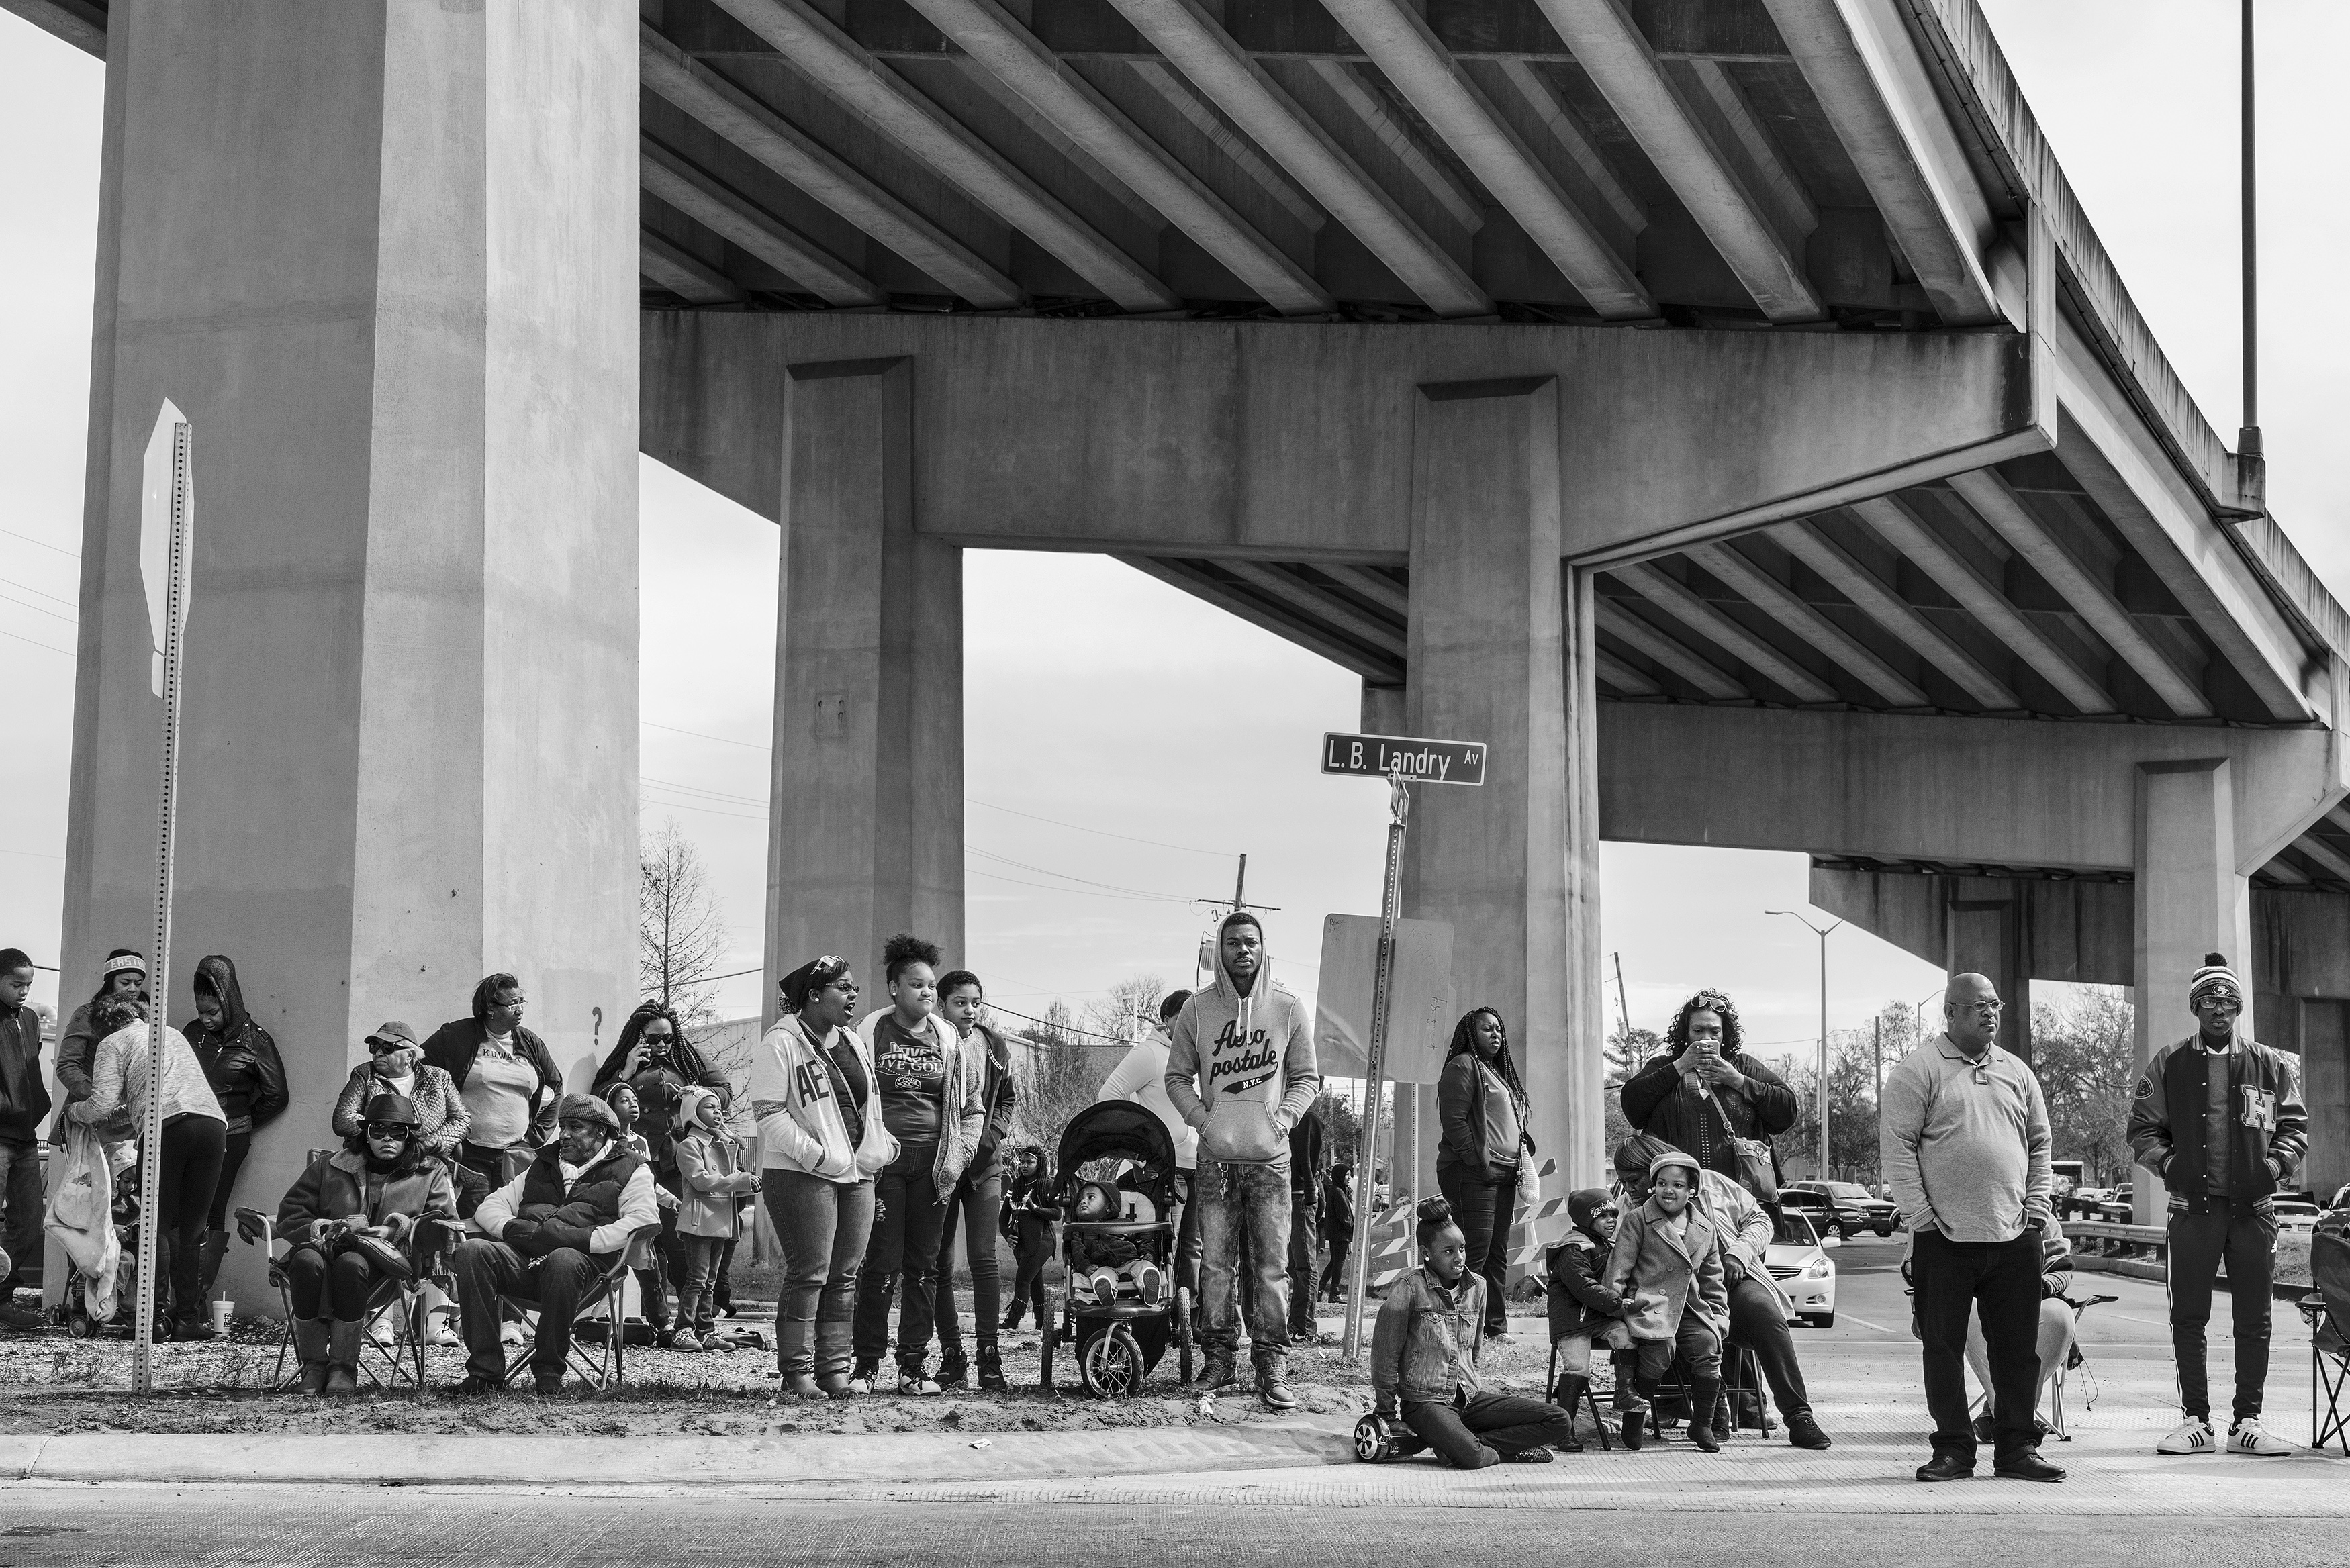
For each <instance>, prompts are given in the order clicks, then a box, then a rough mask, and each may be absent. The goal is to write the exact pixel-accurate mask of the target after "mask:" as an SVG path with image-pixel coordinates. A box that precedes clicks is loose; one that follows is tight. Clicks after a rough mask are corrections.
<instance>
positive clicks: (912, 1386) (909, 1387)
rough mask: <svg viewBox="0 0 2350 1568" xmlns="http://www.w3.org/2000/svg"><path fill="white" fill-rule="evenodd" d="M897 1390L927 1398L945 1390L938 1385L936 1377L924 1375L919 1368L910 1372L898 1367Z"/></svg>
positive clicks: (901, 1392)
mask: <svg viewBox="0 0 2350 1568" xmlns="http://www.w3.org/2000/svg"><path fill="white" fill-rule="evenodd" d="M898 1392H899V1393H900V1394H905V1395H910V1396H911V1397H914V1398H917V1399H928V1398H930V1397H931V1396H933V1395H936V1394H941V1393H943V1392H945V1390H943V1389H941V1387H940V1386H939V1384H938V1380H937V1379H936V1378H934V1377H931V1376H927V1375H925V1374H924V1373H923V1372H921V1371H920V1369H916V1370H914V1371H907V1370H904V1369H903V1368H900V1369H899V1373H898Z"/></svg>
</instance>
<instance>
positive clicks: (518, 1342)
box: [498, 1323, 522, 1350]
mask: <svg viewBox="0 0 2350 1568" xmlns="http://www.w3.org/2000/svg"><path fill="white" fill-rule="evenodd" d="M498 1343H499V1344H500V1345H504V1346H505V1347H506V1348H507V1349H509V1350H516V1349H520V1348H521V1346H522V1324H518V1323H506V1324H499V1325H498Z"/></svg>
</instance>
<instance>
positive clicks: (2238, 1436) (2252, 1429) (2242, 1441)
mask: <svg viewBox="0 0 2350 1568" xmlns="http://www.w3.org/2000/svg"><path fill="white" fill-rule="evenodd" d="M2228 1451H2229V1452H2230V1453H2231V1454H2257V1455H2259V1456H2260V1457H2261V1458H2262V1459H2282V1458H2284V1457H2285V1456H2286V1455H2287V1454H2290V1453H2292V1452H2293V1445H2292V1444H2291V1443H2288V1442H2286V1441H2285V1440H2284V1439H2283V1438H2272V1437H2270V1436H2269V1435H2268V1434H2267V1433H2266V1432H2264V1431H2262V1429H2261V1418H2260V1417H2258V1416H2247V1417H2244V1418H2243V1419H2242V1420H2241V1421H2239V1422H2237V1423H2236V1424H2235V1425H2234V1426H2232V1427H2230V1428H2228Z"/></svg>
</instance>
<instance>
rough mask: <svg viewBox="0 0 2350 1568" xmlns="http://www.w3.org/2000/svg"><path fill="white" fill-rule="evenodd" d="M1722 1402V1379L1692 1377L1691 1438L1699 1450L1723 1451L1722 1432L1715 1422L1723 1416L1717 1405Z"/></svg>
mask: <svg viewBox="0 0 2350 1568" xmlns="http://www.w3.org/2000/svg"><path fill="white" fill-rule="evenodd" d="M1720 1404H1721V1378H1719V1377H1692V1378H1690V1418H1689V1439H1690V1442H1692V1443H1695V1444H1696V1445H1697V1446H1698V1451H1699V1452H1700V1453H1707V1454H1718V1453H1720V1452H1721V1432H1720V1430H1719V1429H1717V1428H1716V1427H1715V1425H1714V1423H1715V1422H1717V1421H1719V1420H1720V1419H1721V1417H1720V1416H1719V1415H1718V1414H1716V1412H1715V1407H1717V1406H1719V1405H1720Z"/></svg>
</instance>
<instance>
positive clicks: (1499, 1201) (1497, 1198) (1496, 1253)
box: [1436, 1165, 1518, 1334]
mask: <svg viewBox="0 0 2350 1568" xmlns="http://www.w3.org/2000/svg"><path fill="white" fill-rule="evenodd" d="M1436 1185H1437V1187H1438V1188H1439V1189H1440V1190H1441V1191H1442V1192H1443V1194H1444V1200H1445V1201H1446V1202H1447V1203H1450V1204H1451V1205H1452V1219H1453V1222H1454V1223H1455V1224H1457V1225H1459V1226H1460V1227H1461V1236H1462V1237H1463V1238H1464V1239H1465V1240H1466V1241H1468V1243H1469V1270H1470V1272H1471V1273H1476V1274H1482V1275H1483V1276H1484V1277H1485V1332H1486V1333H1487V1334H1505V1333H1507V1332H1508V1331H1509V1327H1510V1312H1509V1307H1510V1302H1509V1296H1508V1290H1509V1285H1510V1228H1511V1226H1512V1224H1513V1222H1514V1221H1515V1220H1516V1219H1517V1214H1518V1173H1517V1171H1516V1170H1515V1169H1514V1168H1513V1169H1512V1170H1511V1172H1510V1174H1509V1175H1507V1176H1505V1177H1502V1178H1499V1179H1495V1178H1493V1177H1491V1176H1483V1177H1481V1176H1479V1175H1477V1174H1476V1173H1475V1172H1473V1171H1471V1170H1468V1169H1466V1168H1463V1167H1461V1166H1457V1165H1455V1166H1448V1167H1446V1168H1444V1169H1442V1170H1440V1171H1438V1172H1437V1173H1436Z"/></svg>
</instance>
